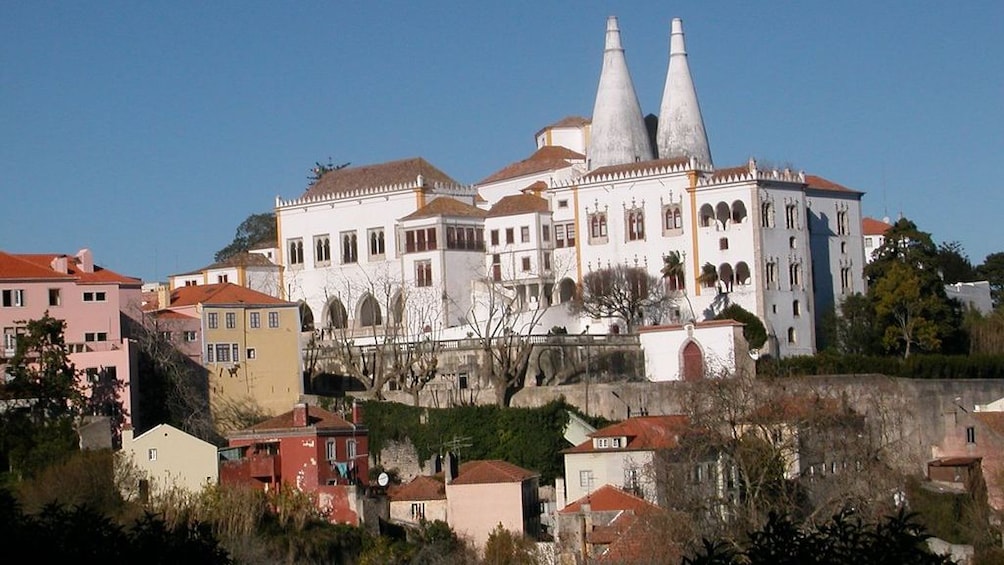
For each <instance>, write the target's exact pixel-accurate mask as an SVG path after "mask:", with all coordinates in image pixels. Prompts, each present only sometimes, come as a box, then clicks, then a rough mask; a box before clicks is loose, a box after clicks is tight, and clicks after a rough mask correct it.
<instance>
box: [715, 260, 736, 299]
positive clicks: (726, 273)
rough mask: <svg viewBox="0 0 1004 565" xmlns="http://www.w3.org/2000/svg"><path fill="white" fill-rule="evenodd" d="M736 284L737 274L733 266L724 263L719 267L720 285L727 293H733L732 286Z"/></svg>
mask: <svg viewBox="0 0 1004 565" xmlns="http://www.w3.org/2000/svg"><path fill="white" fill-rule="evenodd" d="M735 282H736V275H735V272H733V270H732V265H729V264H728V263H722V264H721V265H719V266H718V284H720V285H721V286H722V288H723V289H724V290H725V292H732V285H734V284H735Z"/></svg>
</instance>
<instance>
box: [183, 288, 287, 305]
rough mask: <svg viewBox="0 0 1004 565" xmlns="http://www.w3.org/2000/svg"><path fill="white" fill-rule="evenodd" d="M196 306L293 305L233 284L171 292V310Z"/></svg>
mask: <svg viewBox="0 0 1004 565" xmlns="http://www.w3.org/2000/svg"><path fill="white" fill-rule="evenodd" d="M196 304H211V305H212V304H219V305H223V304H246V305H264V304H272V305H282V306H291V305H294V303H293V302H286V301H285V300H280V299H278V298H276V297H274V296H269V295H267V294H264V293H261V292H258V291H257V290H251V289H250V288H245V287H243V286H239V285H236V284H234V283H218V284H204V285H197V286H182V287H178V288H176V289H174V291H172V292H171V307H172V308H177V307H180V306H194V305H196Z"/></svg>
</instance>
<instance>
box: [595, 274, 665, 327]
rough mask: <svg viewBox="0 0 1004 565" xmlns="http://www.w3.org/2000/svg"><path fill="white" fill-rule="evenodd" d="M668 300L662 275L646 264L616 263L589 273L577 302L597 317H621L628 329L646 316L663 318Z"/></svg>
mask: <svg viewBox="0 0 1004 565" xmlns="http://www.w3.org/2000/svg"><path fill="white" fill-rule="evenodd" d="M665 303H666V294H665V292H664V287H663V285H662V284H661V281H660V280H659V278H658V277H655V276H653V275H650V274H649V273H648V271H647V270H646V269H645V268H643V267H629V266H627V265H615V266H612V267H607V268H605V269H599V270H596V271H591V272H589V273H586V275H585V276H584V277H582V296H581V297H580V298H579V300H578V301H577V303H576V306H578V307H579V308H580V309H581V310H582V311H583V312H585V313H586V314H589V315H590V316H592V317H593V318H619V319H621V320H623V321H624V323H625V324H626V325H627V330H628V332H631V331H633V330H634V328H635V326H637V325H638V324H641V323H644V321H645V319H646V318H648V319H650V320H659V319H661V316H662V313H663V312H662V311H663V309H664V306H665Z"/></svg>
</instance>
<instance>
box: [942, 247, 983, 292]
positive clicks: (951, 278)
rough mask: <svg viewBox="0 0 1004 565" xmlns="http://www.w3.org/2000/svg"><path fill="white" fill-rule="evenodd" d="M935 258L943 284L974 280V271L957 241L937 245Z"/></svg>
mask: <svg viewBox="0 0 1004 565" xmlns="http://www.w3.org/2000/svg"><path fill="white" fill-rule="evenodd" d="M937 257H938V271H939V272H940V273H941V279H942V280H943V281H944V282H945V284H955V283H957V282H971V281H974V280H976V269H975V268H974V267H973V264H972V262H970V261H969V256H968V255H966V250H965V249H963V248H962V244H961V243H959V242H958V241H948V242H943V243H941V244H940V245H938V250H937Z"/></svg>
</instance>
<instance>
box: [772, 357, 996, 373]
mask: <svg viewBox="0 0 1004 565" xmlns="http://www.w3.org/2000/svg"><path fill="white" fill-rule="evenodd" d="M861 373H880V374H883V375H888V376H893V377H903V378H908V379H1004V355H969V356H966V355H913V356H911V357H909V358H908V359H900V358H897V357H875V356H863V355H835V354H833V353H820V354H818V355H813V356H800V357H786V358H784V359H761V360H760V361H759V362H758V363H757V374H759V375H762V376H770V377H786V376H805V375H848V374H861Z"/></svg>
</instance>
